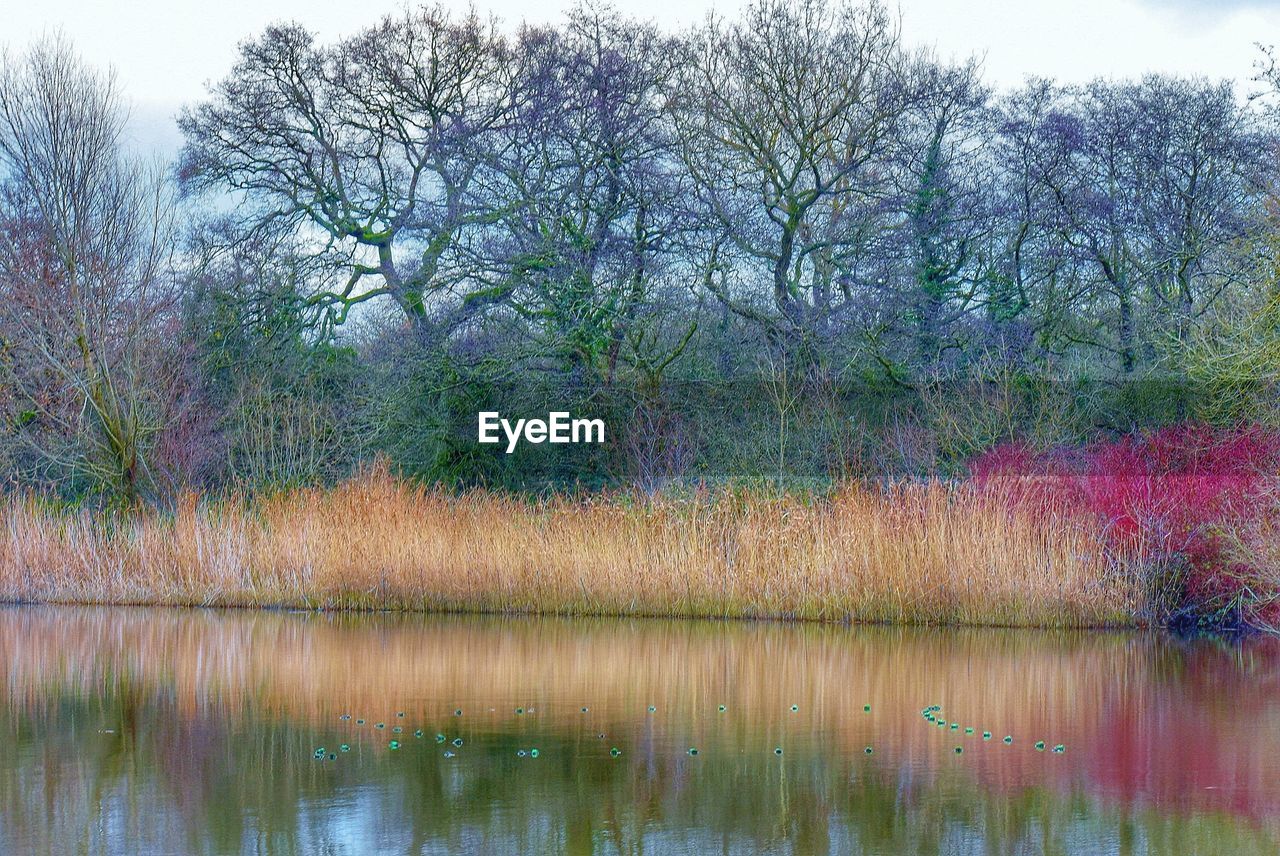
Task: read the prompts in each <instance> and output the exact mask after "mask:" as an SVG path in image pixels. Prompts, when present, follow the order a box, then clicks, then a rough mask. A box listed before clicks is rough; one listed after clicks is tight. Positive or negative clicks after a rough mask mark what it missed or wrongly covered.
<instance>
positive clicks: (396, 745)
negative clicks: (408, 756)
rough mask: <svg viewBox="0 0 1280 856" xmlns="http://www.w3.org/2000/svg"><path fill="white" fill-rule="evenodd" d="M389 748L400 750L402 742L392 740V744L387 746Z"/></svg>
mask: <svg viewBox="0 0 1280 856" xmlns="http://www.w3.org/2000/svg"><path fill="white" fill-rule="evenodd" d="M387 746H389V747H391V748H392V749H399V748H400V741H399V740H392V741H391V742H390V743H388V744H387Z"/></svg>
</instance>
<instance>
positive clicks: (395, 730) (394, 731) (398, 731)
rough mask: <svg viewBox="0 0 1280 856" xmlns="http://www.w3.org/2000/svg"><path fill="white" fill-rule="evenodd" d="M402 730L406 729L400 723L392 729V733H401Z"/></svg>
mask: <svg viewBox="0 0 1280 856" xmlns="http://www.w3.org/2000/svg"><path fill="white" fill-rule="evenodd" d="M401 731H404V729H403V728H401V727H400V726H398V725H397V726H396V727H395V728H393V729H391V733H392V734H399V733H400V732H401Z"/></svg>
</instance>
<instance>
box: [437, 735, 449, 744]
mask: <svg viewBox="0 0 1280 856" xmlns="http://www.w3.org/2000/svg"><path fill="white" fill-rule="evenodd" d="M446 739H447V738H446V737H445V736H444V735H443V734H437V735H436V742H437V743H443V742H444V741H445V740H446Z"/></svg>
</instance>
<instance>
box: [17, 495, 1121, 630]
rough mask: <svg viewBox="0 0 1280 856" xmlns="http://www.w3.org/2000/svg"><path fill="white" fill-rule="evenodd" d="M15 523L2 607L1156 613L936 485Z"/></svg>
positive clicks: (1080, 548)
mask: <svg viewBox="0 0 1280 856" xmlns="http://www.w3.org/2000/svg"><path fill="white" fill-rule="evenodd" d="M1015 505H1016V503H1015ZM0 517H2V518H3V524H4V527H3V532H2V533H0V598H2V599H7V600H28V601H48V602H81V603H129V604H186V605H193V604H204V605H225V606H291V607H323V608H395V609H428V610H457V611H495V612H541V613H558V614H592V615H663V616H702V617H779V618H803V619H816V620H844V619H849V620H855V621H886V622H911V623H953V624H999V625H1025V626H1100V625H1118V624H1128V623H1133V616H1134V615H1136V614H1139V612H1140V609H1141V607H1142V603H1141V586H1140V585H1139V583H1138V581H1137V578H1136V575H1135V574H1133V573H1131V572H1130V571H1129V570H1128V569H1127V567H1126V563H1125V562H1123V561H1121V560H1118V559H1117V558H1116V557H1114V556H1110V555H1108V553H1107V552H1106V550H1105V549H1104V547H1103V546H1102V544H1101V539H1100V538H1099V537H1098V532H1097V529H1096V526H1095V524H1092V523H1090V522H1089V521H1087V520H1086V519H1084V518H1082V517H1078V516H1073V515H1071V514H1069V513H1067V512H1065V511H1063V512H1045V511H1044V510H1040V511H1038V512H1036V513H1032V512H1030V511H1027V512H1021V511H1018V510H1016V508H1015V509H1014V510H1012V511H1011V510H1010V502H1009V500H1008V498H1007V497H1001V496H995V495H991V494H990V493H984V494H979V493H977V492H975V491H974V490H972V489H971V488H968V487H965V486H947V485H942V484H937V483H933V484H913V485H899V486H896V487H892V488H886V489H883V490H881V489H872V488H865V487H860V486H854V485H851V486H847V487H845V488H843V489H841V490H839V491H837V492H836V493H834V494H833V495H831V496H829V497H825V498H821V499H815V498H813V497H795V496H791V497H782V498H764V497H759V496H744V495H742V494H739V493H730V492H720V493H711V492H704V493H699V494H697V495H694V496H691V497H686V498H682V499H676V498H660V499H655V500H639V499H636V498H635V497H632V496H629V495H627V496H620V495H619V496H600V497H595V498H590V499H582V498H576V499H568V498H553V499H548V500H542V501H531V500H522V499H517V498H513V497H509V496H500V495H494V494H489V493H484V492H474V493H470V494H466V495H462V496H451V495H448V494H445V493H443V492H435V491H430V490H423V489H420V488H417V487H415V486H412V485H410V484H407V483H404V482H400V481H397V480H395V479H393V478H391V477H390V476H388V475H387V474H386V473H384V472H380V471H373V472H370V473H367V474H365V475H364V476H362V477H360V478H357V479H354V480H352V481H350V482H347V483H345V484H342V485H340V486H338V487H336V488H334V489H330V490H301V491H294V492H289V493H285V494H282V495H279V496H276V497H274V498H267V499H261V500H258V501H256V502H254V503H251V504H246V503H244V502H240V501H236V500H229V501H221V502H216V503H215V502H203V501H198V500H197V498H195V497H188V498H187V499H186V500H185V501H184V502H182V503H181V504H180V506H179V508H178V510H177V511H176V513H173V514H160V513H157V512H145V513H142V514H141V515H139V516H136V517H132V518H129V519H128V520H123V521H115V522H112V521H108V520H104V519H102V518H100V517H97V516H95V515H93V514H92V513H89V512H77V513H55V512H51V511H49V510H48V509H47V508H46V507H45V506H43V505H42V504H41V503H39V502H36V501H33V500H29V499H20V498H14V499H10V500H8V501H7V503H6V504H5V505H4V506H3V508H2V509H0Z"/></svg>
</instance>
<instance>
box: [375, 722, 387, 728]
mask: <svg viewBox="0 0 1280 856" xmlns="http://www.w3.org/2000/svg"><path fill="white" fill-rule="evenodd" d="M373 727H374V728H386V727H387V724H386V723H385V722H379V723H378V724H377V725H375V726H373Z"/></svg>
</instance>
